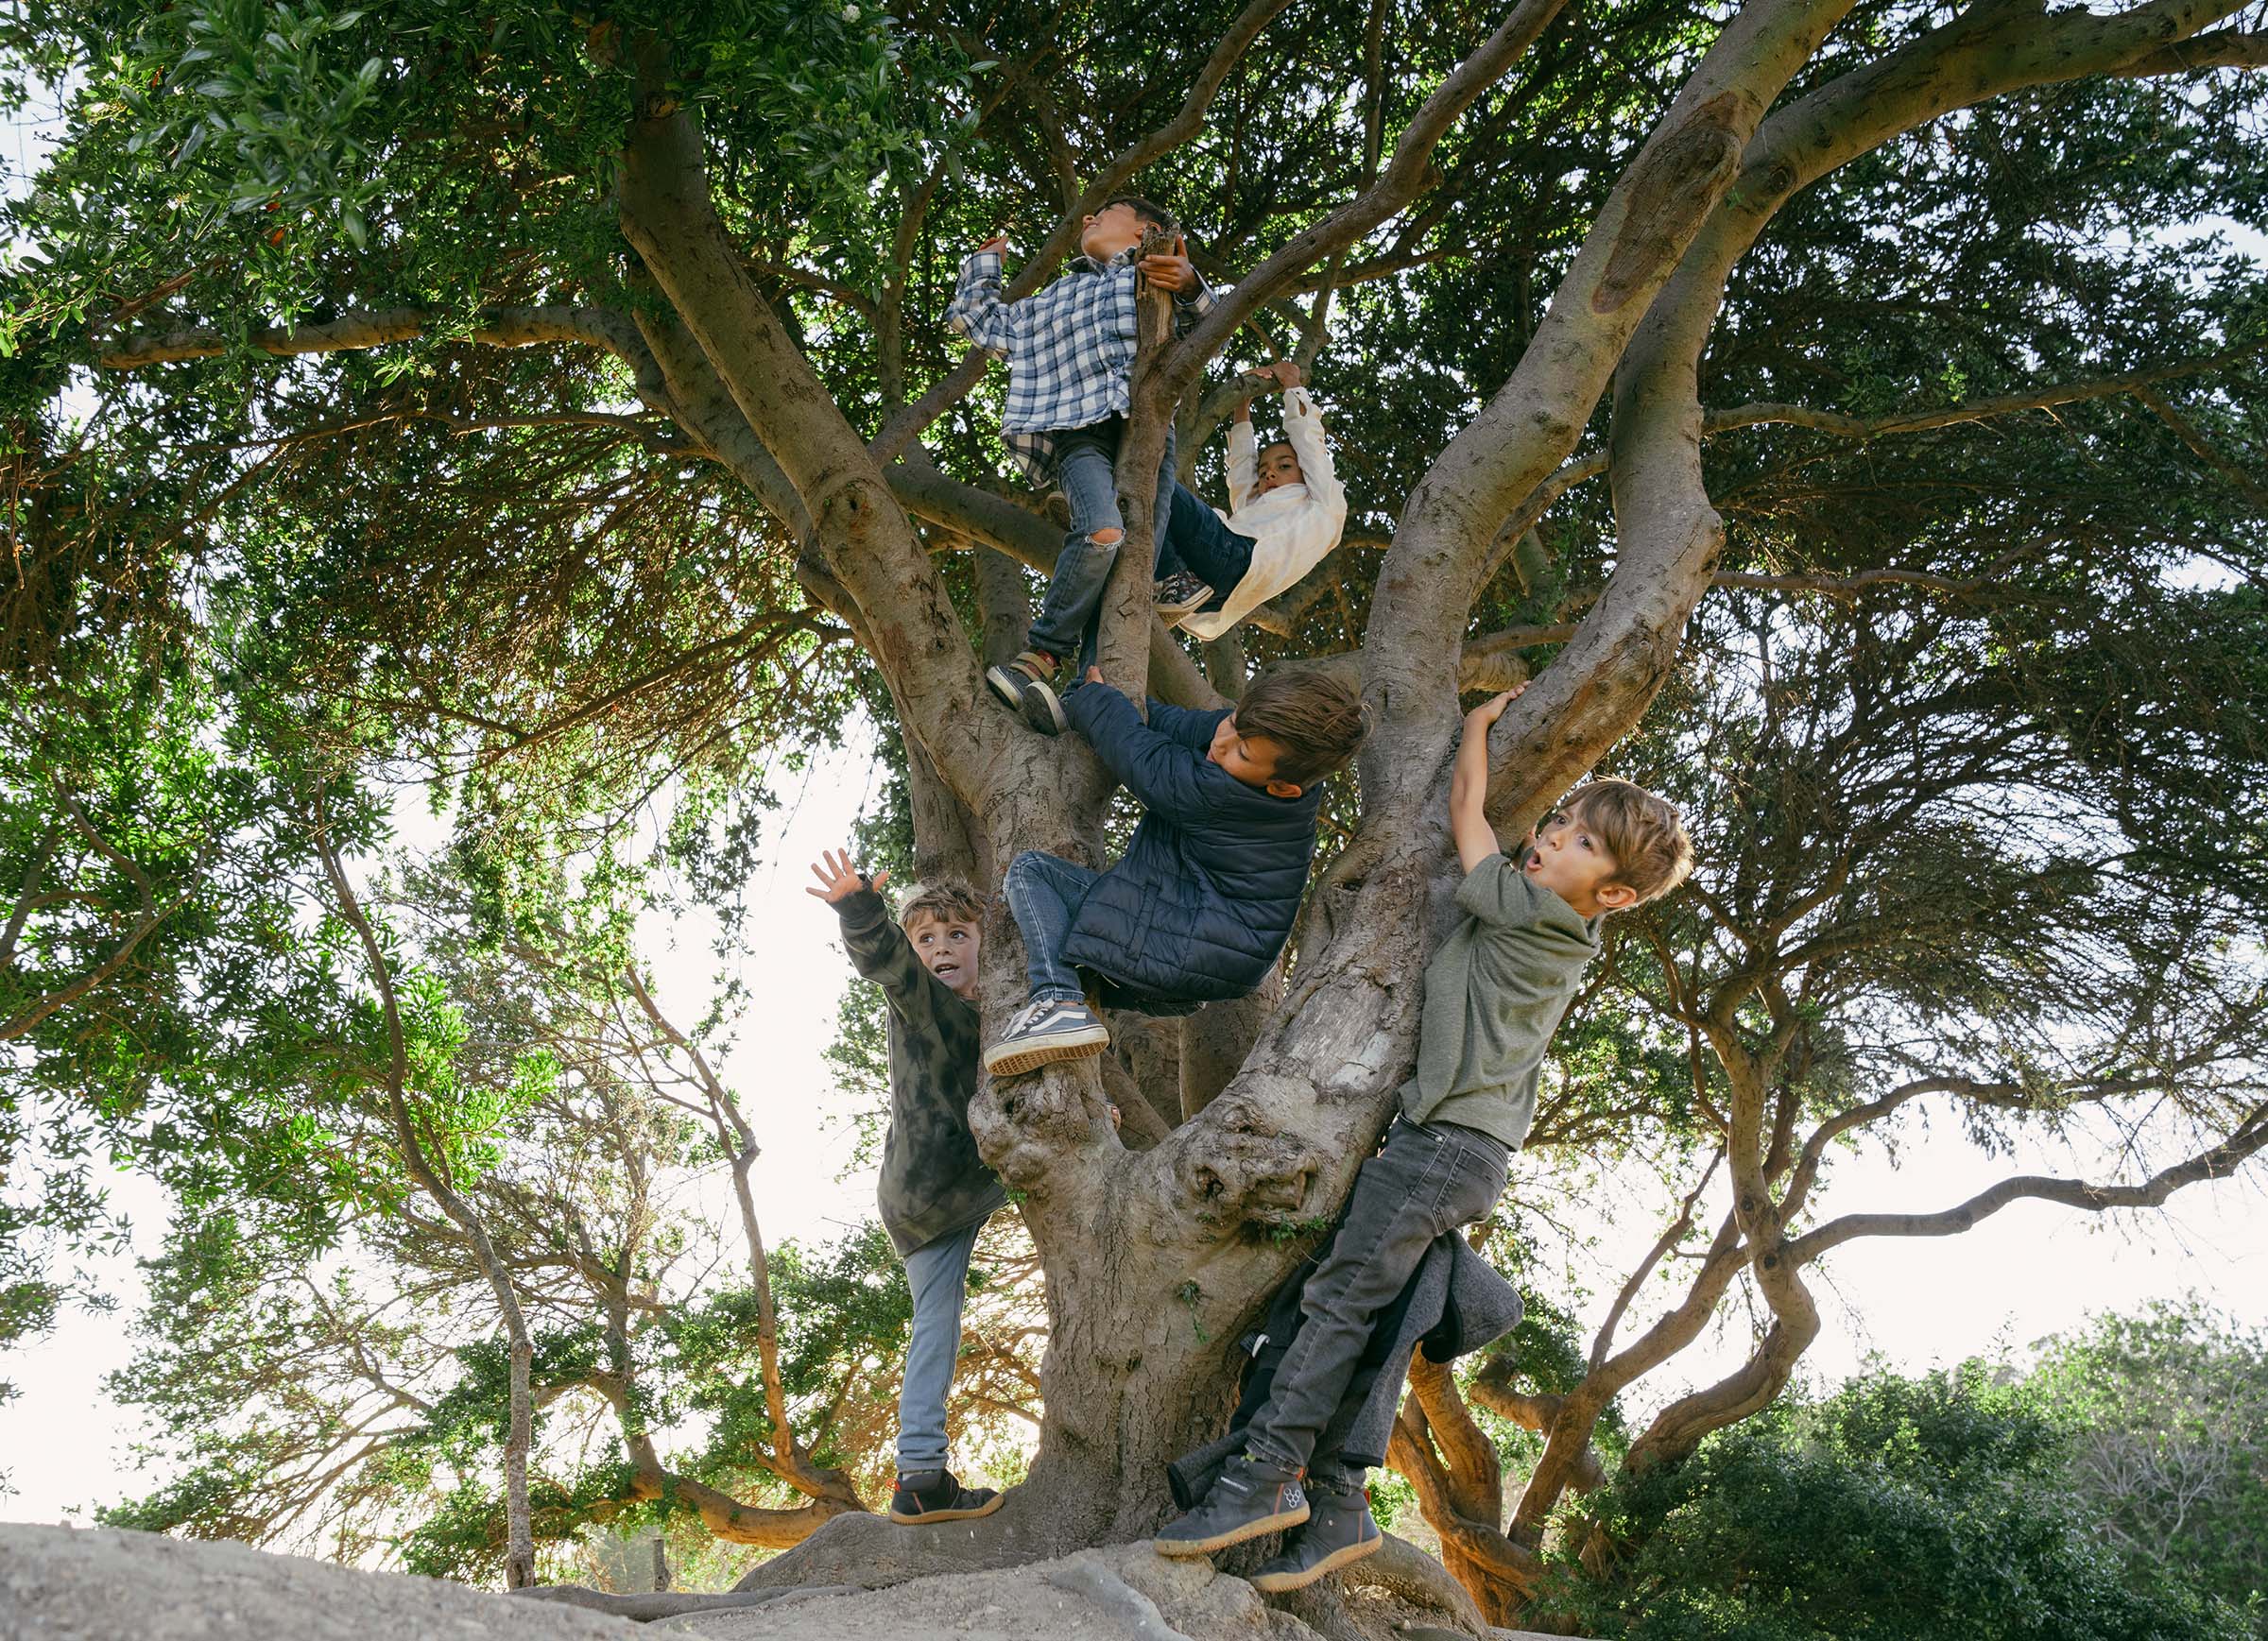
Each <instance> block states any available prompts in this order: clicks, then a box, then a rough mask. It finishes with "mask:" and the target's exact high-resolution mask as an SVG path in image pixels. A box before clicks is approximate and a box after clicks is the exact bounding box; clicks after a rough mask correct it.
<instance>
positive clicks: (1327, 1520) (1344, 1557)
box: [1252, 1487, 1386, 1596]
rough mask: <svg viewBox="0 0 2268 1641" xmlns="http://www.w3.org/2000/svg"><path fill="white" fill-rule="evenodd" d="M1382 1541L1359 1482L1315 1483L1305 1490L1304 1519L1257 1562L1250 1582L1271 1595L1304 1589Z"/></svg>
mask: <svg viewBox="0 0 2268 1641" xmlns="http://www.w3.org/2000/svg"><path fill="white" fill-rule="evenodd" d="M1385 1542H1386V1535H1385V1534H1384V1533H1383V1532H1381V1531H1379V1530H1378V1523H1377V1522H1375V1521H1372V1520H1371V1519H1370V1500H1369V1498H1368V1496H1366V1495H1365V1494H1364V1492H1363V1490H1362V1489H1361V1488H1359V1487H1352V1488H1347V1489H1344V1490H1341V1489H1337V1488H1331V1489H1326V1488H1321V1487H1318V1488H1316V1489H1315V1490H1314V1492H1313V1493H1311V1494H1309V1495H1308V1513H1307V1525H1306V1526H1305V1527H1302V1528H1301V1529H1300V1530H1298V1531H1297V1532H1296V1533H1294V1534H1292V1535H1291V1537H1290V1538H1288V1539H1286V1540H1285V1541H1284V1546H1283V1548H1281V1549H1280V1550H1278V1551H1277V1552H1276V1553H1275V1554H1274V1555H1272V1556H1270V1557H1269V1558H1268V1559H1267V1560H1266V1561H1264V1562H1263V1563H1261V1564H1260V1568H1259V1570H1258V1571H1256V1572H1255V1573H1253V1575H1252V1587H1253V1588H1254V1589H1256V1590H1260V1591H1263V1592H1264V1593H1265V1594H1267V1595H1271V1596H1280V1595H1282V1594H1283V1593H1284V1592H1285V1591H1286V1590H1304V1589H1306V1588H1307V1586H1308V1585H1310V1584H1312V1583H1314V1581H1316V1580H1317V1579H1319V1578H1322V1577H1323V1576H1324V1575H1325V1574H1327V1573H1335V1572H1337V1571H1338V1570H1339V1569H1340V1568H1341V1567H1344V1566H1350V1565H1352V1564H1354V1563H1356V1562H1359V1561H1361V1560H1362V1559H1363V1558H1364V1557H1365V1556H1369V1555H1376V1554H1377V1553H1378V1552H1379V1551H1380V1550H1381V1549H1383V1547H1385Z"/></svg>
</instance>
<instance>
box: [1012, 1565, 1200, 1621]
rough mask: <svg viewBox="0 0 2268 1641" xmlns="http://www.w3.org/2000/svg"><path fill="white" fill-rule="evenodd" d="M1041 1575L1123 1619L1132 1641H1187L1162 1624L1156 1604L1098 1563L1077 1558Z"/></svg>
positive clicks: (1162, 1618) (1162, 1617)
mask: <svg viewBox="0 0 2268 1641" xmlns="http://www.w3.org/2000/svg"><path fill="white" fill-rule="evenodd" d="M1042 1576H1043V1577H1044V1578H1045V1579H1046V1581H1048V1582H1049V1583H1051V1584H1053V1585H1055V1586H1056V1588H1057V1589H1058V1590H1068V1591H1069V1592H1070V1593H1071V1594H1073V1595H1074V1596H1083V1597H1085V1598H1087V1599H1088V1600H1090V1601H1092V1602H1093V1603H1094V1604H1095V1605H1096V1606H1098V1607H1100V1608H1102V1609H1103V1611H1104V1612H1106V1613H1108V1614H1111V1615H1113V1616H1115V1617H1118V1618H1121V1619H1124V1620H1125V1624H1126V1627H1127V1628H1128V1629H1129V1630H1131V1631H1132V1632H1134V1636H1135V1641H1190V1637H1188V1636H1187V1635H1184V1634H1182V1633H1181V1632H1180V1631H1178V1630H1177V1629H1175V1628H1174V1627H1173V1626H1172V1625H1171V1624H1169V1623H1167V1622H1166V1621H1165V1615H1164V1614H1163V1613H1160V1611H1159V1610H1158V1603H1157V1602H1155V1601H1153V1600H1151V1599H1150V1598H1149V1597H1147V1596H1145V1595H1143V1593H1142V1592H1141V1591H1140V1590H1138V1589H1136V1588H1135V1587H1134V1586H1133V1585H1132V1584H1129V1583H1127V1582H1126V1581H1125V1580H1124V1579H1122V1578H1120V1577H1119V1576H1118V1575H1117V1574H1116V1573H1114V1572H1112V1571H1111V1570H1110V1569H1109V1568H1108V1567H1107V1566H1105V1565H1103V1564H1102V1563H1100V1562H1096V1561H1090V1560H1088V1559H1086V1558H1085V1557H1080V1558H1079V1559H1077V1560H1075V1561H1070V1562H1066V1563H1064V1564H1063V1565H1061V1566H1059V1567H1051V1568H1050V1569H1049V1570H1048V1571H1047V1572H1046V1573H1045V1574H1043V1575H1042Z"/></svg>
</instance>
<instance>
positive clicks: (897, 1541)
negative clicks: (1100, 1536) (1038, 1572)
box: [732, 1493, 1083, 1591]
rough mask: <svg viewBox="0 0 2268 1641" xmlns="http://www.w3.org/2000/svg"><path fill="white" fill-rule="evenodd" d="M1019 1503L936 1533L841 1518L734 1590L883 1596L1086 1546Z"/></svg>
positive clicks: (877, 1519) (863, 1517)
mask: <svg viewBox="0 0 2268 1641" xmlns="http://www.w3.org/2000/svg"><path fill="white" fill-rule="evenodd" d="M1019 1505H1020V1501H1019V1499H1018V1496H1017V1494H1015V1493H1010V1494H1009V1495H1008V1500H1007V1503H1006V1504H1005V1505H1003V1506H1002V1507H1001V1508H1000V1509H999V1510H998V1511H996V1512H995V1513H992V1514H990V1515H987V1516H981V1517H979V1518H978V1519H976V1520H974V1521H954V1522H946V1523H943V1524H941V1525H939V1526H936V1527H902V1526H900V1525H899V1524H898V1523H896V1522H893V1521H891V1520H890V1519H889V1518H888V1517H887V1516H882V1515H868V1514H864V1513H861V1514H857V1515H838V1516H836V1517H835V1518H834V1519H833V1521H831V1522H829V1523H827V1525H826V1526H824V1527H822V1528H820V1529H819V1530H818V1531H816V1532H815V1533H813V1534H812V1535H811V1536H810V1537H809V1538H807V1539H805V1540H804V1541H803V1542H802V1543H801V1544H799V1545H798V1546H796V1547H795V1548H793V1549H790V1550H783V1551H782V1552H781V1553H780V1554H779V1555H776V1556H774V1557H773V1558H772V1559H771V1560H770V1561H767V1562H760V1563H758V1564H756V1565H755V1566H752V1567H750V1568H749V1569H748V1570H747V1572H746V1573H744V1574H742V1575H741V1579H740V1582H738V1583H737V1584H735V1585H733V1586H732V1587H733V1589H734V1590H736V1591H753V1590H765V1589H778V1588H782V1587H789V1588H793V1587H797V1586H803V1585H813V1584H827V1585H835V1584H844V1585H849V1586H850V1587H851V1588H852V1589H859V1590H877V1589H881V1588H882V1587H883V1586H885V1584H902V1583H904V1582H905V1581H907V1580H908V1579H926V1578H934V1577H936V1576H937V1575H939V1574H943V1573H981V1572H985V1571H988V1570H989V1569H991V1568H995V1567H1013V1566H1021V1565H1022V1564H1024V1563H1026V1562H1043V1561H1048V1560H1051V1559H1052V1558H1054V1557H1056V1556H1059V1555H1065V1554H1068V1553H1069V1552H1070V1551H1072V1550H1074V1549H1079V1548H1081V1547H1083V1546H1082V1545H1081V1544H1079V1543H1065V1542H1064V1539H1065V1537H1066V1536H1067V1535H1066V1534H1065V1532H1064V1531H1063V1524H1062V1523H1061V1522H1060V1521H1059V1520H1057V1521H1051V1520H1049V1519H1048V1517H1047V1515H1046V1514H1045V1513H1041V1512H1039V1511H1036V1510H1033V1509H1031V1508H1029V1507H1024V1508H1020V1507H1019ZM1074 1530H1075V1529H1074Z"/></svg>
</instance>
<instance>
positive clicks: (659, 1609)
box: [507, 1584, 857, 1624]
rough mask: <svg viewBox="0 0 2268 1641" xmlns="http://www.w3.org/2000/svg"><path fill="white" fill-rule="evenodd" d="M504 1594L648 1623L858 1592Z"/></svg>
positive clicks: (558, 1587)
mask: <svg viewBox="0 0 2268 1641" xmlns="http://www.w3.org/2000/svg"><path fill="white" fill-rule="evenodd" d="M507 1593H508V1594H510V1595H511V1596H512V1597H514V1598H517V1599H520V1600H525V1601H554V1602H557V1603H558V1605H560V1606H562V1607H582V1608H585V1609H587V1610H589V1611H591V1612H593V1613H606V1614H609V1615H611V1616H613V1617H616V1618H627V1619H629V1620H630V1622H632V1623H634V1624H650V1623H652V1622H653V1621H654V1620H655V1619H657V1618H677V1617H681V1616H683V1615H685V1614H688V1613H720V1612H725V1611H728V1610H730V1609H732V1608H742V1607H769V1606H772V1605H774V1604H775V1603H778V1604H780V1605H783V1606H792V1605H794V1604H795V1601H796V1599H797V1598H799V1597H816V1596H851V1595H855V1594H857V1591H856V1590H855V1589H854V1588H853V1587H852V1586H851V1585H850V1584H795V1585H788V1586H785V1587H782V1588H779V1589H770V1590H746V1591H743V1590H730V1591H726V1592H724V1593H723V1594H719V1595H702V1594H699V1593H697V1592H695V1591H689V1590H656V1591H653V1592H651V1593H649V1594H644V1595H627V1596H610V1595H608V1594H607V1593H606V1592H605V1591H603V1590H593V1589H587V1588H585V1587H584V1586H583V1585H581V1584H540V1585H530V1586H529V1587H528V1588H526V1589H522V1590H512V1591H509V1592H507Z"/></svg>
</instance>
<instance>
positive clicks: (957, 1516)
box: [890, 1493, 1008, 1527]
mask: <svg viewBox="0 0 2268 1641" xmlns="http://www.w3.org/2000/svg"><path fill="white" fill-rule="evenodd" d="M1007 1501H1008V1496H1007V1495H1006V1494H1005V1493H995V1494H994V1495H993V1496H991V1497H989V1498H988V1499H986V1500H985V1502H984V1503H983V1504H981V1505H979V1506H977V1508H976V1509H974V1510H925V1511H923V1512H922V1513H920V1514H919V1515H903V1514H901V1513H899V1512H897V1511H895V1510H893V1511H891V1512H890V1519H891V1520H892V1521H894V1522H896V1523H897V1524H898V1525H899V1526H900V1527H926V1526H928V1525H929V1524H930V1523H931V1522H936V1521H974V1520H975V1519H976V1518H977V1517H978V1516H980V1515H990V1514H991V1513H993V1512H994V1511H996V1510H998V1509H999V1508H1000V1507H1001V1506H1002V1505H1004V1504H1005V1503H1007Z"/></svg>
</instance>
